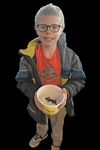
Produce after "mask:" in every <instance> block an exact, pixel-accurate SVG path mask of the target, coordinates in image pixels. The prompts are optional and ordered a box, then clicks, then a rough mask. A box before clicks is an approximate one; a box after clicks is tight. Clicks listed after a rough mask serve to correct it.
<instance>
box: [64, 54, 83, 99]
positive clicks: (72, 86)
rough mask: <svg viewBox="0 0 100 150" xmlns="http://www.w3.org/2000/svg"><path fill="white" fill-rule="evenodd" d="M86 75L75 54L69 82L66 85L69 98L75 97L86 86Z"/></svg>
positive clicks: (72, 59)
mask: <svg viewBox="0 0 100 150" xmlns="http://www.w3.org/2000/svg"><path fill="white" fill-rule="evenodd" d="M85 81H86V75H85V73H84V71H83V67H82V63H81V61H80V59H79V57H78V55H77V54H75V52H73V55H72V58H71V69H70V75H69V80H68V82H67V83H66V84H65V85H64V87H65V88H66V89H68V91H69V98H70V97H74V96H75V95H76V94H77V93H78V92H79V91H80V90H81V89H82V88H84V86H85Z"/></svg>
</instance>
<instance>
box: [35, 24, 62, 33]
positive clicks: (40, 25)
mask: <svg viewBox="0 0 100 150" xmlns="http://www.w3.org/2000/svg"><path fill="white" fill-rule="evenodd" d="M42 26H44V27H45V29H44V30H41V29H40V27H42ZM54 26H55V27H58V28H56V30H52V29H53V27H54ZM37 27H38V30H39V31H40V32H46V31H47V30H48V28H49V29H50V31H51V32H53V33H57V32H58V31H59V30H60V28H62V26H61V25H58V24H51V25H46V24H38V25H37Z"/></svg>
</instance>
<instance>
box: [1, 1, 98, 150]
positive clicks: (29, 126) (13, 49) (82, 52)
mask: <svg viewBox="0 0 100 150" xmlns="http://www.w3.org/2000/svg"><path fill="white" fill-rule="evenodd" d="M50 2H52V3H53V4H55V5H58V6H59V7H60V8H61V9H62V11H63V13H64V16H65V25H66V27H65V30H64V31H65V32H66V35H67V45H68V47H70V48H72V49H73V50H74V51H75V52H76V53H77V54H78V55H79V57H80V59H81V61H82V64H83V69H84V71H85V73H86V76H87V80H86V86H85V88H84V89H83V90H82V91H81V92H80V93H79V94H78V95H77V96H75V98H74V102H75V110H76V116H75V118H68V117H66V118H65V124H64V138H63V143H62V147H61V150H64V149H67V148H68V149H69V148H70V149H73V148H75V149H79V150H80V149H82V148H84V149H86V148H87V147H91V146H92V145H93V146H94V140H95V139H96V137H97V134H98V130H97V127H98V98H97V97H98V94H97V93H98V92H97V85H96V83H99V81H98V80H97V79H98V78H99V77H98V68H99V65H97V61H98V60H99V59H98V56H99V55H98V48H96V46H97V41H96V43H94V41H95V39H96V35H95V33H96V32H97V31H96V27H95V26H94V22H95V25H96V24H97V23H96V18H97V14H98V13H97V11H98V9H96V8H97V7H96V6H95V5H94V4H91V3H88V4H87V2H78V3H76V2H73V1H70V3H69V2H68V1H66V2H65V1H64V0H59V2H57V1H50V0H47V1H45V0H40V1H39V0H37V1H36V2H34V1H26V2H18V1H14V2H11V3H10V2H9V3H5V4H4V5H3V8H4V9H3V12H2V14H3V21H2V22H3V28H4V30H3V36H2V39H3V43H2V46H3V48H2V50H1V52H3V54H2V55H1V57H2V58H3V61H1V70H2V75H3V78H4V80H3V79H2V78H1V81H2V83H3V86H1V88H2V91H3V92H1V95H2V94H3V96H2V102H3V105H2V106H1V110H2V114H3V117H2V118H3V121H2V123H3V127H4V128H3V129H4V130H3V137H2V139H3V143H4V144H3V147H4V148H5V147H6V146H7V148H9V149H14V150H31V148H30V147H29V146H28V142H29V140H30V139H31V137H32V136H33V135H34V134H35V122H34V121H33V120H32V119H31V118H30V116H29V115H28V113H27V110H26V107H27V104H28V99H27V98H26V97H25V96H24V95H23V94H22V93H21V92H20V91H19V90H18V89H17V88H16V84H17V83H16V81H15V76H16V73H17V71H18V68H19V59H20V56H19V55H18V51H19V49H20V48H26V46H27V44H28V42H29V41H30V40H32V39H33V38H35V37H37V35H36V33H35V31H34V16H35V14H36V12H37V11H38V9H39V8H40V7H42V6H43V5H46V4H48V3H50ZM50 132H51V129H50V130H49V135H50ZM50 146H51V138H50V136H49V137H48V138H47V139H46V140H45V141H43V143H41V145H40V146H39V147H38V148H36V149H37V150H41V149H48V150H49V149H50ZM96 146H97V144H95V147H96Z"/></svg>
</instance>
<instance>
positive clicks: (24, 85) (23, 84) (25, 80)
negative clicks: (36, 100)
mask: <svg viewBox="0 0 100 150" xmlns="http://www.w3.org/2000/svg"><path fill="white" fill-rule="evenodd" d="M15 79H16V81H17V82H18V83H17V88H18V89H19V90H21V92H22V93H23V94H24V95H25V96H27V97H28V98H29V99H33V97H34V93H35V92H36V90H37V86H36V84H35V83H34V82H33V80H32V74H31V72H30V69H29V65H28V63H27V61H26V60H25V59H24V57H21V59H20V64H19V71H18V72H17V74H16V77H15Z"/></svg>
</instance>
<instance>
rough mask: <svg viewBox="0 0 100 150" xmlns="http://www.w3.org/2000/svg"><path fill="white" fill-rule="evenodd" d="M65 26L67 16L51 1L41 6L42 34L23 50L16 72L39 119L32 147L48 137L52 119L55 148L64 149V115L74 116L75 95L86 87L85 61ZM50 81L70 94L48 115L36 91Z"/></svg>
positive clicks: (38, 20)
mask: <svg viewBox="0 0 100 150" xmlns="http://www.w3.org/2000/svg"><path fill="white" fill-rule="evenodd" d="M64 28H65V22H64V15H63V12H62V10H61V9H60V8H59V7H58V6H56V5H53V4H52V3H50V4H48V5H46V6H43V7H41V8H40V9H39V11H38V12H37V14H36V16H35V30H36V33H37V35H38V37H37V38H35V39H33V40H32V41H30V42H29V44H28V46H27V48H26V49H24V50H22V49H21V50H20V51H19V52H20V54H21V55H22V57H21V59H20V67H19V71H18V73H17V75H16V80H17V82H18V84H17V87H18V88H19V89H20V90H21V91H22V92H23V93H24V95H26V96H27V97H28V98H29V104H28V107H27V109H28V112H29V114H30V115H31V117H32V118H33V119H34V120H35V121H36V122H37V124H36V134H35V136H34V137H33V138H32V139H31V140H30V142H29V146H30V147H32V148H35V147H37V146H38V145H39V144H40V142H41V141H42V140H44V139H45V138H46V137H47V136H48V134H47V132H48V119H50V122H51V128H52V133H51V137H52V145H51V150H60V147H61V143H62V139H63V125H64V118H65V116H66V114H68V115H69V116H73V115H74V103H73V97H74V96H75V95H76V94H77V93H78V92H79V91H80V90H81V89H82V88H83V87H84V86H85V79H86V77H85V74H84V71H83V68H82V64H81V61H80V59H79V57H78V56H77V55H76V54H75V52H74V51H73V50H71V49H70V48H68V47H67V44H66V35H65V33H64V32H63V30H64ZM34 65H35V68H36V70H37V71H36V70H35V68H34ZM36 72H38V75H37V74H36ZM46 84H54V85H57V86H59V87H61V88H62V92H63V93H64V94H65V95H66V99H65V101H64V103H63V104H62V105H61V107H60V111H59V112H58V113H57V114H56V115H53V116H47V115H45V114H44V113H43V112H42V108H41V106H39V104H38V103H37V100H36V91H37V90H38V88H39V87H40V86H42V85H46ZM38 108H39V109H38ZM40 110H41V111H40Z"/></svg>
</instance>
